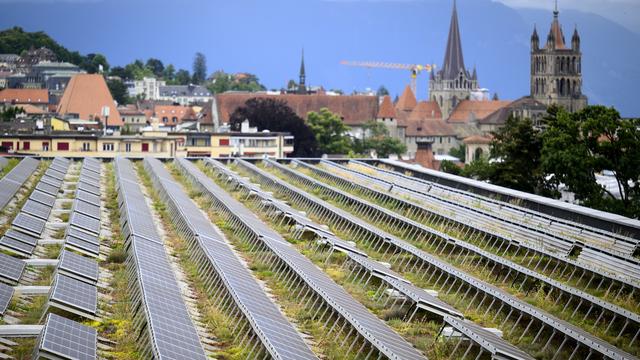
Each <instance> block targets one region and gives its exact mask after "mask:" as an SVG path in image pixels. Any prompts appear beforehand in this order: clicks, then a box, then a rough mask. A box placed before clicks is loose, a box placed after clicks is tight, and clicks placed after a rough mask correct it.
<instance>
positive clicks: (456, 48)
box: [442, 0, 465, 80]
mask: <svg viewBox="0 0 640 360" xmlns="http://www.w3.org/2000/svg"><path fill="white" fill-rule="evenodd" d="M460 70H462V71H465V67H464V58H463V55H462V41H461V40H460V28H459V26H458V6H457V4H456V0H453V12H452V14H451V26H450V27H449V39H448V40H447V49H446V52H445V56H444V64H443V65H442V76H443V78H444V79H445V80H452V79H455V78H456V77H457V76H458V73H459V72H460Z"/></svg>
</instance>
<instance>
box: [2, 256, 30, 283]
mask: <svg viewBox="0 0 640 360" xmlns="http://www.w3.org/2000/svg"><path fill="white" fill-rule="evenodd" d="M25 266H26V265H25V262H24V261H22V260H20V259H16V258H14V257H13V256H9V255H7V254H3V253H1V252H0V279H4V281H5V282H9V283H10V284H15V283H17V282H18V281H20V278H21V277H22V272H23V271H24V268H25Z"/></svg>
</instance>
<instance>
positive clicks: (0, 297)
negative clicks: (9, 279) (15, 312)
mask: <svg viewBox="0 0 640 360" xmlns="http://www.w3.org/2000/svg"><path fill="white" fill-rule="evenodd" d="M12 297H13V287H11V286H9V285H5V284H2V283H0V315H4V312H5V311H7V307H9V303H11V298H12Z"/></svg>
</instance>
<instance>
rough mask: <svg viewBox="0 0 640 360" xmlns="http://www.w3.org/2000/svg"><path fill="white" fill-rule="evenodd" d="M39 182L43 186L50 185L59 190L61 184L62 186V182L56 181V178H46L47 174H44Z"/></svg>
mask: <svg viewBox="0 0 640 360" xmlns="http://www.w3.org/2000/svg"><path fill="white" fill-rule="evenodd" d="M40 181H41V182H43V183H45V184H48V185H51V186H55V187H57V188H58V189H60V187H61V186H62V184H63V181H62V180H58V179H56V178H54V177H51V176H48V175H47V174H44V175H43V176H42V177H41V178H40Z"/></svg>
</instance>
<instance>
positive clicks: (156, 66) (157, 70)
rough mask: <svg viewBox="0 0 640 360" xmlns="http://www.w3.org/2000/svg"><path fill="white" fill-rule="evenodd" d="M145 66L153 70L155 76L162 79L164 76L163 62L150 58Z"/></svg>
mask: <svg viewBox="0 0 640 360" xmlns="http://www.w3.org/2000/svg"><path fill="white" fill-rule="evenodd" d="M145 66H146V67H147V69H149V70H151V72H152V73H153V75H155V76H156V77H162V74H163V72H164V64H163V63H162V61H160V60H158V59H154V58H149V59H148V60H147V63H146V65H145Z"/></svg>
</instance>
